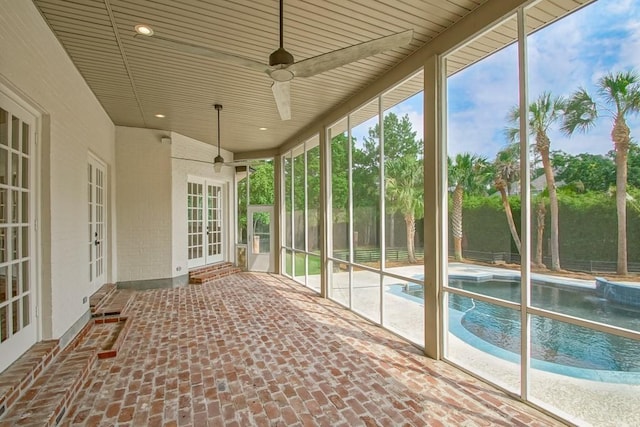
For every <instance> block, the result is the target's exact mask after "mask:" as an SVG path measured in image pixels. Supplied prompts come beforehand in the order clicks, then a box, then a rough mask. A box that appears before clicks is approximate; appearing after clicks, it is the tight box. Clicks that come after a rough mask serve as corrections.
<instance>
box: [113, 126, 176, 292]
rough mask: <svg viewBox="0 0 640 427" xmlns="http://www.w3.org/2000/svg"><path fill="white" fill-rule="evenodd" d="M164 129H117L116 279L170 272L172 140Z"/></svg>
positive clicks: (157, 276) (166, 275)
mask: <svg viewBox="0 0 640 427" xmlns="http://www.w3.org/2000/svg"><path fill="white" fill-rule="evenodd" d="M163 136H168V132H165V131H159V130H152V129H141V128H131V127H123V126H118V127H116V164H117V168H116V175H117V177H118V182H117V187H116V193H117V195H118V198H117V206H118V210H117V218H118V278H117V281H118V282H128V281H137V280H152V279H166V278H169V277H173V276H172V272H171V256H172V250H171V247H172V242H171V227H172V225H171V213H172V212H171V144H168V143H166V142H165V143H163V142H162V141H161V139H162V137H163Z"/></svg>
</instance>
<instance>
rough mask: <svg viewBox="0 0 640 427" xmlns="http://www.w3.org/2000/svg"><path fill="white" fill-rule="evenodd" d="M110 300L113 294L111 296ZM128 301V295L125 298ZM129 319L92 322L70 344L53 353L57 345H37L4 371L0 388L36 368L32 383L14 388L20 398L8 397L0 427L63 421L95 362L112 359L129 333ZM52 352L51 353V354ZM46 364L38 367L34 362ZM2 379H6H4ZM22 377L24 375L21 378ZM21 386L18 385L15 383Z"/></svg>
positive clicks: (118, 318)
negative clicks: (10, 378) (22, 373)
mask: <svg viewBox="0 0 640 427" xmlns="http://www.w3.org/2000/svg"><path fill="white" fill-rule="evenodd" d="M113 295H114V296H116V295H117V293H114V294H113ZM128 297H131V295H128ZM132 319H133V317H131V316H126V315H125V316H122V315H116V316H103V317H98V318H94V319H92V320H91V321H90V322H89V323H87V325H86V326H85V327H84V328H83V329H82V331H80V333H78V335H77V336H76V337H75V338H74V339H73V341H72V342H71V343H69V345H68V346H67V347H66V348H65V349H64V351H62V352H61V353H59V354H58V353H57V351H56V350H57V349H58V343H57V341H53V342H48V341H46V342H43V343H38V344H36V345H35V346H34V347H32V350H30V351H29V352H27V353H26V354H25V355H24V356H23V357H21V358H20V360H19V361H18V362H16V363H14V364H13V365H12V366H11V367H10V368H9V369H8V370H7V371H5V372H3V373H2V375H0V380H1V381H2V382H1V384H4V383H5V379H7V378H9V377H16V378H17V377H19V375H18V374H19V373H21V372H24V371H26V370H27V368H25V366H32V365H34V364H36V365H37V366H36V367H35V368H33V367H32V368H31V371H37V373H38V374H39V375H37V374H34V375H35V376H36V378H35V380H32V381H28V382H24V383H25V385H24V386H21V385H18V386H14V387H13V388H14V389H17V390H19V392H20V394H19V397H17V399H16V398H15V397H14V396H13V395H11V396H10V397H9V398H8V399H6V400H7V403H8V402H9V401H10V400H12V401H11V403H12V405H6V410H5V411H4V414H2V415H0V427H9V426H16V425H20V426H55V425H57V424H58V423H60V422H61V420H62V419H63V418H64V416H65V414H66V411H67V410H68V408H69V406H70V404H71V403H72V401H73V399H74V398H75V396H76V395H77V393H78V391H79V390H80V388H81V386H82V384H84V382H85V381H86V379H87V378H88V376H89V374H90V373H91V372H92V370H93V369H94V367H95V365H96V360H98V359H106V358H109V357H115V356H116V355H117V354H118V350H119V349H120V348H121V347H122V344H123V342H124V340H125V338H126V336H127V333H128V332H129V330H130V328H131V325H132V324H133V322H132ZM50 348H53V349H54V350H51V349H50ZM55 354H58V356H57V357H54V355H55ZM39 360H44V361H46V362H48V365H47V366H46V367H40V365H39V364H38V363H35V362H34V361H36V362H37V361H39ZM5 376H6V377H5ZM23 376H24V375H23ZM18 384H21V383H18Z"/></svg>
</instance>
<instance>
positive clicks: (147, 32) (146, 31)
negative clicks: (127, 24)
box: [134, 24, 153, 36]
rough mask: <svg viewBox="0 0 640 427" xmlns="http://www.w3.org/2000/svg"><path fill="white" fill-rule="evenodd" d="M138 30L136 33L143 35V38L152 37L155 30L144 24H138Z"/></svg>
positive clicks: (136, 27)
mask: <svg viewBox="0 0 640 427" xmlns="http://www.w3.org/2000/svg"><path fill="white" fill-rule="evenodd" d="M134 28H135V29H136V33H138V34H142V35H143V36H152V35H153V29H151V27H150V26H148V25H144V24H138V25H136V26H135V27H134Z"/></svg>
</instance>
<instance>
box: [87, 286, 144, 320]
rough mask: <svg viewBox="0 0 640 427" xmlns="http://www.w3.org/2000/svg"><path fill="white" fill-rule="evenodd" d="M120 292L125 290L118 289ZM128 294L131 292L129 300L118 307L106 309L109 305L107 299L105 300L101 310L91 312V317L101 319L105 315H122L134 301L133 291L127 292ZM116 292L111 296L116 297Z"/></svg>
mask: <svg viewBox="0 0 640 427" xmlns="http://www.w3.org/2000/svg"><path fill="white" fill-rule="evenodd" d="M118 292H123V291H118ZM127 294H129V298H127V301H126V302H125V303H124V304H123V305H122V306H121V307H116V308H114V309H112V310H108V311H106V310H105V307H108V304H107V301H105V302H104V303H103V304H102V306H101V307H100V309H99V310H96V311H94V312H92V313H91V317H92V318H94V319H100V318H103V317H114V316H120V315H122V314H123V313H125V312H127V310H129V307H130V306H131V302H132V301H133V299H134V298H133V293H130V292H127ZM116 295H118V294H116V293H115V292H114V293H113V294H112V295H111V297H110V298H116Z"/></svg>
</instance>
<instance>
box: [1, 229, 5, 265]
mask: <svg viewBox="0 0 640 427" xmlns="http://www.w3.org/2000/svg"><path fill="white" fill-rule="evenodd" d="M6 261H7V229H6V228H5V227H0V262H6Z"/></svg>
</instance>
